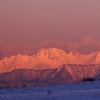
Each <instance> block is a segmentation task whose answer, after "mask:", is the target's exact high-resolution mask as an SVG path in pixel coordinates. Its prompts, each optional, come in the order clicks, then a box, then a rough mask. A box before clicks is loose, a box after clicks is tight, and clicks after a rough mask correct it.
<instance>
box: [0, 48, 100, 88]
mask: <svg viewBox="0 0 100 100" xmlns="http://www.w3.org/2000/svg"><path fill="white" fill-rule="evenodd" d="M86 77H93V78H96V79H100V52H94V53H91V54H88V55H84V54H79V53H78V52H70V53H66V52H65V51H63V50H60V49H57V48H49V49H40V50H38V52H37V53H36V54H33V55H32V56H28V55H20V54H18V55H13V56H11V57H5V58H3V59H2V60H0V84H1V86H3V85H5V86H7V85H11V86H13V87H14V86H16V85H18V86H22V84H27V85H28V86H30V85H47V84H61V83H68V82H77V81H81V80H82V78H86Z"/></svg>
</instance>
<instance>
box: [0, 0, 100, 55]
mask: <svg viewBox="0 0 100 100" xmlns="http://www.w3.org/2000/svg"><path fill="white" fill-rule="evenodd" d="M99 4H100V0H95V1H94V0H81V1H80V0H63V1H62V0H0V45H1V48H2V46H3V45H4V46H5V45H12V44H13V45H16V44H19V45H23V47H22V49H24V48H27V47H25V46H24V45H32V46H33V47H32V48H40V47H46V46H47V47H52V46H55V45H56V47H58V48H61V49H63V50H65V51H73V50H76V51H79V52H81V53H89V52H94V51H99V50H100V11H99V10H100V5H99ZM48 41H49V42H48ZM48 45H49V46H48ZM15 48H20V46H18V47H17V45H16V46H15ZM15 48H14V47H12V46H8V48H7V47H4V48H3V49H0V55H1V54H3V53H2V52H3V51H4V50H5V52H7V51H8V49H9V50H10V49H15ZM80 49H81V50H80ZM16 50H18V49H16ZM1 51H2V52H1ZM19 51H20V50H19ZM9 52H10V53H11V50H10V51H9ZM16 52H18V51H16ZM28 52H29V51H28Z"/></svg>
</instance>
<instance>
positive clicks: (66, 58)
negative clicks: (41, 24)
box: [0, 47, 100, 73]
mask: <svg viewBox="0 0 100 100" xmlns="http://www.w3.org/2000/svg"><path fill="white" fill-rule="evenodd" d="M63 64H77V65H93V64H95V65H97V64H100V52H94V53H90V54H87V55H83V54H80V53H78V52H76V53H74V52H70V53H66V52H65V51H63V50H61V49H57V48H55V47H53V48H49V49H39V50H38V52H37V53H36V54H33V55H32V56H28V55H21V54H18V55H12V56H11V57H5V58H3V59H2V60H0V73H3V72H10V71H12V70H14V69H34V70H44V69H55V68H58V67H59V66H61V65H63Z"/></svg>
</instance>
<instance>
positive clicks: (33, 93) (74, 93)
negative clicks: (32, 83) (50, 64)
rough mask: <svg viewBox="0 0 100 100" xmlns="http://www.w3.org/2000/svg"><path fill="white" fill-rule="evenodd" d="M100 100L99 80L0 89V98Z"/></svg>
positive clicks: (7, 99)
mask: <svg viewBox="0 0 100 100" xmlns="http://www.w3.org/2000/svg"><path fill="white" fill-rule="evenodd" d="M80 99H81V100H100V81H94V82H80V83H71V84H63V85H51V86H36V87H24V88H8V89H0V100H80Z"/></svg>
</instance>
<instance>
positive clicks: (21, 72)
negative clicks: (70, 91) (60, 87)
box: [0, 65, 100, 87]
mask: <svg viewBox="0 0 100 100" xmlns="http://www.w3.org/2000/svg"><path fill="white" fill-rule="evenodd" d="M99 70H100V66H99V65H62V66H60V67H59V68H55V69H45V70H33V69H15V70H13V71H11V72H8V73H1V74H0V87H8V86H9V87H20V86H23V85H24V84H25V86H35V85H50V84H63V83H72V82H79V81H81V80H82V79H83V78H87V77H94V75H95V74H96V75H95V78H96V77H98V75H99V76H100V71H99ZM98 71H99V72H98ZM99 79H100V77H99Z"/></svg>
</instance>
